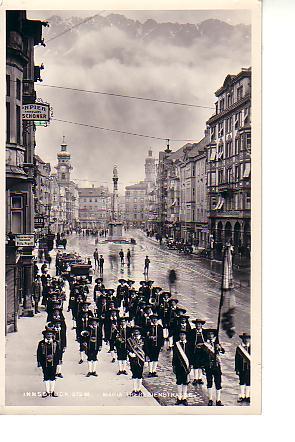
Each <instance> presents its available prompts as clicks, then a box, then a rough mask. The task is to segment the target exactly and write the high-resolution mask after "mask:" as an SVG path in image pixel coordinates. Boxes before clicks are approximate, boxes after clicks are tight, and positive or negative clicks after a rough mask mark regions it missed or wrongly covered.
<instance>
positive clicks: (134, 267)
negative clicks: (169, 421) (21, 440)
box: [1, 0, 261, 414]
mask: <svg viewBox="0 0 295 442" xmlns="http://www.w3.org/2000/svg"><path fill="white" fill-rule="evenodd" d="M19 3H20V7H19V9H16V8H14V9H12V8H11V9H9V7H7V5H6V9H5V10H2V11H1V12H2V13H3V14H4V16H5V24H6V25H5V26H6V35H5V36H4V38H5V51H6V60H3V69H4V70H6V83H4V82H5V79H4V76H3V83H4V84H2V87H3V88H4V90H5V97H6V116H5V112H4V113H3V122H4V120H5V123H3V124H5V126H4V129H6V132H5V140H4V137H3V141H4V142H5V146H6V156H5V184H6V193H5V198H6V201H5V203H6V208H5V210H6V222H5V234H6V237H5V317H4V322H5V323H4V326H3V330H4V329H5V380H4V382H5V403H4V406H5V408H6V412H8V413H9V409H10V407H11V408H14V409H19V410H22V411H23V412H24V413H27V412H28V410H30V409H34V407H38V408H36V410H38V413H40V414H42V412H43V411H42V410H45V409H46V410H50V409H52V410H53V409H55V407H59V409H63V410H64V412H65V413H69V414H70V413H71V411H70V410H69V408H67V407H79V408H80V412H81V414H83V413H86V410H87V409H88V408H89V407H90V408H92V411H93V410H94V411H93V412H94V413H95V412H96V411H95V410H97V413H98V414H99V413H100V411H99V410H103V409H108V410H112V411H111V412H112V413H113V414H116V413H119V409H120V407H123V411H121V413H126V414H128V413H131V410H134V407H136V410H138V412H139V413H142V414H144V413H145V410H149V411H148V412H147V413H154V414H157V413H161V411H160V410H161V409H164V410H166V411H164V413H168V414H169V413H170V412H171V413H172V414H173V413H174V414H177V413H185V412H188V413H192V414H198V413H200V414H204V413H207V414H215V413H217V414H218V413H220V414H226V413H228V414H259V411H260V366H261V362H260V321H261V318H260V286H259V278H260V275H259V272H260V264H259V263H260V260H259V256H258V258H257V254H258V255H259V253H260V243H259V231H260V223H259V213H258V212H259V206H260V202H259V195H260V192H259V182H260V177H259V173H260V169H259V161H260V132H259V130H260V129H259V127H258V125H257V121H259V118H260V117H259V112H260V107H259V105H258V103H259V100H260V95H259V93H260V89H259V81H260V80H259V79H260V61H259V60H260V50H261V48H260V43H259V39H258V40H257V43H255V39H254V37H255V38H256V37H257V35H258V34H259V29H260V21H259V17H260V6H259V4H258V3H257V2H252V1H251V0H249V2H243V5H246V6H245V7H244V8H243V9H241V7H240V8H238V7H236V6H235V2H228V3H224V5H226V6H224V9H223V8H222V2H220V5H221V6H220V7H219V8H216V9H214V8H210V6H211V5H210V3H211V2H210V1H208V8H207V9H202V8H200V9H198V2H197V1H196V2H195V4H194V9H181V2H179V9H168V8H167V9H150V10H148V9H146V10H144V9H141V10H140V9H136V8H135V7H134V9H130V8H129V9H124V10H120V9H116V10H114V9H112V10H106V9H105V4H106V3H105V2H103V3H102V7H100V6H101V5H100V2H99V1H98V2H95V6H94V7H95V8H96V9H93V8H92V9H89V10H88V9H86V8H85V9H74V8H72V9H69V8H70V4H67V5H62V4H61V8H62V7H64V9H57V10H55V9H52V10H50V9H44V10H42V9H41V8H42V5H39V8H40V9H38V10H37V9H33V8H32V9H30V8H29V7H28V8H27V9H24V5H26V2H23V4H21V2H19ZM46 3H47V4H46V8H49V7H50V3H49V2H46ZM86 3H87V2H86ZM231 3H232V4H231ZM228 4H231V7H229V6H228ZM247 5H248V7H247ZM79 7H80V8H81V7H83V5H79ZM257 60H258V61H257ZM4 61H6V68H4ZM252 132H253V135H252ZM252 156H253V158H254V159H255V161H253V162H252V161H251V159H252ZM251 166H252V167H251ZM3 167H4V165H3ZM255 200H258V203H255ZM257 208H258V210H257ZM257 220H258V221H257ZM3 248H4V245H3ZM255 254H256V259H255ZM253 263H255V265H253ZM257 272H258V277H257ZM257 279H258V284H257ZM253 385H254V387H253ZM84 410H85V411H84ZM129 410H130V411H129ZM184 410H185V411H184ZM22 411H20V412H22ZM36 413H37V411H36ZM132 413H134V411H132Z"/></svg>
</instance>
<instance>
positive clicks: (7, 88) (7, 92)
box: [6, 75, 10, 97]
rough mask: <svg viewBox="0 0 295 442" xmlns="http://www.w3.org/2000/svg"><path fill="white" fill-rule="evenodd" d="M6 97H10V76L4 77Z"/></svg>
mask: <svg viewBox="0 0 295 442" xmlns="http://www.w3.org/2000/svg"><path fill="white" fill-rule="evenodd" d="M6 95H7V97H10V75H6Z"/></svg>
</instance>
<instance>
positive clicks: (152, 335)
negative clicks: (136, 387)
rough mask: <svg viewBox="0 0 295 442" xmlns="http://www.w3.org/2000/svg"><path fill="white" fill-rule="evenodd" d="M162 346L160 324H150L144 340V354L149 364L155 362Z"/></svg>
mask: <svg viewBox="0 0 295 442" xmlns="http://www.w3.org/2000/svg"><path fill="white" fill-rule="evenodd" d="M163 345H164V338H163V327H162V326H161V325H160V324H157V325H153V324H151V325H150V326H149V327H148V330H147V336H146V338H145V347H144V350H145V354H146V356H147V358H148V359H149V361H150V362H157V361H158V360H159V354H160V351H161V348H162V347H163Z"/></svg>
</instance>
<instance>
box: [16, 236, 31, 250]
mask: <svg viewBox="0 0 295 442" xmlns="http://www.w3.org/2000/svg"><path fill="white" fill-rule="evenodd" d="M15 245H16V247H35V236H34V235H31V234H29V235H22V234H19V235H15Z"/></svg>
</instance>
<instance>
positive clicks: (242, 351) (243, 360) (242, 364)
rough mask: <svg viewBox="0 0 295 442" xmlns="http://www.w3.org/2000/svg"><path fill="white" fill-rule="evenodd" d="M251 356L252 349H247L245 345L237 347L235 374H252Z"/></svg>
mask: <svg viewBox="0 0 295 442" xmlns="http://www.w3.org/2000/svg"><path fill="white" fill-rule="evenodd" d="M250 354H251V349H250V347H246V346H244V345H239V346H238V347H237V349H236V354H235V372H236V373H237V374H242V373H250V369H251V362H250V359H251V358H250ZM248 355H249V356H248ZM247 356H248V357H247Z"/></svg>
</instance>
